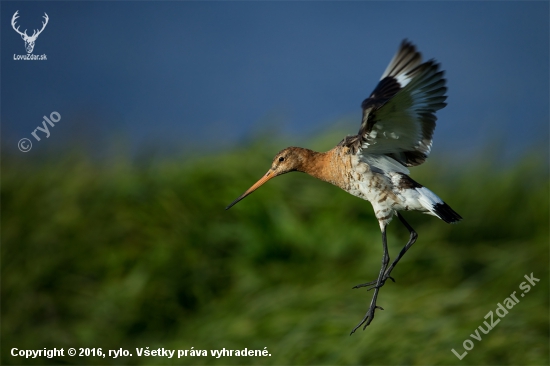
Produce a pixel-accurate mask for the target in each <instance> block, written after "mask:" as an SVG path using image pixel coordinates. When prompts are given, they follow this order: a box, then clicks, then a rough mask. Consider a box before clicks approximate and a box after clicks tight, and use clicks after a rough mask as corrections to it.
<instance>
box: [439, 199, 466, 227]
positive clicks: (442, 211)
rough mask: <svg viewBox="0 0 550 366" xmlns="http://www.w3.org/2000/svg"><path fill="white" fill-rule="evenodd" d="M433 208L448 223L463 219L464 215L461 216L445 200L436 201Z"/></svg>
mask: <svg viewBox="0 0 550 366" xmlns="http://www.w3.org/2000/svg"><path fill="white" fill-rule="evenodd" d="M433 208H434V212H435V214H436V215H437V216H438V217H439V218H440V219H441V220H443V221H445V222H446V223H447V224H453V223H456V222H459V221H460V220H462V216H460V215H459V214H458V213H457V212H456V211H454V210H453V209H452V208H451V206H449V205H448V204H446V203H445V202H443V203H436V204H435V205H434V206H433Z"/></svg>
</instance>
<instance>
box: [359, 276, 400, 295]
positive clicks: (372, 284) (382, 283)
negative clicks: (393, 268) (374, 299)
mask: <svg viewBox="0 0 550 366" xmlns="http://www.w3.org/2000/svg"><path fill="white" fill-rule="evenodd" d="M388 278H389V279H390V280H392V281H393V282H395V279H394V278H393V277H392V276H390V275H389V273H388V274H386V275H385V276H384V277H382V280H381V281H380V285H378V286H377V285H376V284H377V283H378V281H371V282H366V283H362V284H360V285H356V286H353V287H352V288H361V287H370V288H369V289H368V290H367V291H370V290H372V289H373V288H380V287H382V286H384V284H385V283H386V280H387V279H388Z"/></svg>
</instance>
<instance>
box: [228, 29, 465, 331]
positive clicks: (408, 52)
mask: <svg viewBox="0 0 550 366" xmlns="http://www.w3.org/2000/svg"><path fill="white" fill-rule="evenodd" d="M446 93H447V87H446V79H445V78H444V71H440V64H438V63H437V62H436V61H435V60H434V59H431V60H429V61H426V62H422V55H421V54H420V52H418V51H417V49H416V46H415V45H413V44H412V43H411V42H410V41H408V40H407V39H405V40H403V41H402V42H401V44H400V46H399V48H398V50H397V53H396V54H395V55H394V57H393V58H392V59H391V61H390V63H389V65H388V66H387V68H386V70H385V71H384V73H383V74H382V77H381V78H380V81H379V82H378V84H377V86H376V88H374V91H373V92H372V93H371V94H370V96H369V97H368V98H366V99H365V100H364V101H363V102H362V103H361V108H362V111H363V113H362V118H361V126H360V128H359V132H358V133H357V134H356V135H348V136H346V137H345V138H344V139H343V140H342V141H340V143H338V144H337V145H336V146H335V147H334V148H332V149H331V150H329V151H326V152H316V151H312V150H310V149H306V148H301V147H288V148H286V149H283V150H281V151H280V152H279V153H277V155H275V158H274V159H273V162H272V163H271V168H270V169H269V170H268V171H267V173H266V174H265V175H264V176H262V178H260V180H258V181H257V182H256V183H255V184H253V185H252V186H251V187H250V188H249V189H248V190H246V191H245V192H244V193H243V194H242V195H240V196H239V197H238V198H237V199H235V200H234V201H233V202H232V203H231V204H229V205H228V206H227V207H226V210H228V209H230V208H231V207H233V206H234V205H235V204H237V202H239V201H241V200H242V199H243V198H245V197H247V196H248V195H249V194H251V193H252V192H254V191H255V190H256V189H258V188H259V187H260V186H262V185H263V184H265V183H266V182H267V181H269V180H271V179H273V178H275V177H278V176H280V175H282V174H285V173H289V172H294V171H297V172H303V173H307V174H309V175H310V176H313V177H315V178H318V179H320V180H322V181H325V182H328V183H331V184H333V185H335V186H337V187H339V188H341V189H343V190H344V191H346V192H348V193H350V194H352V195H354V196H356V197H359V198H361V199H364V200H367V201H369V202H370V203H371V204H372V207H373V209H374V214H375V216H376V218H377V220H378V223H379V225H380V231H381V233H382V249H383V255H382V264H381V267H380V272H379V274H378V278H377V279H376V280H375V281H371V282H366V283H363V284H359V285H356V286H354V287H353V288H354V289H357V288H361V287H368V288H369V290H372V289H374V292H373V295H372V299H371V302H370V305H369V308H368V310H367V312H366V314H365V315H364V317H363V319H362V320H361V321H360V322H359V324H357V326H356V327H355V328H353V330H352V331H351V333H350V335H352V334H353V333H354V332H355V331H356V330H357V329H358V328H359V327H361V326H362V325H364V326H363V330H365V329H366V328H367V326H368V325H370V324H371V322H372V320H373V319H374V315H375V311H376V310H377V309H380V310H384V309H383V308H382V307H380V306H378V305H377V299H378V294H379V291H380V289H381V288H382V286H384V284H385V283H386V281H387V280H388V279H391V280H392V281H394V282H395V279H394V278H393V277H391V273H392V271H393V270H394V268H395V266H396V265H397V263H398V262H399V260H400V259H401V258H402V257H403V255H404V254H405V253H406V252H407V251H408V250H409V249H410V248H411V246H412V245H413V244H414V243H415V242H416V240H417V238H418V234H417V233H416V231H415V230H414V229H413V228H412V227H411V225H410V224H409V223H408V222H407V221H406V220H405V218H404V217H403V216H402V215H401V213H400V211H419V212H421V213H425V214H429V215H432V216H435V217H437V218H439V219H441V220H443V221H445V222H446V223H456V222H458V221H460V220H462V217H461V216H460V215H459V214H458V213H456V212H455V211H454V210H453V209H452V208H451V207H450V206H449V205H448V204H446V203H445V202H444V201H443V200H442V199H441V198H439V197H438V196H437V195H436V194H435V193H433V192H432V191H431V190H429V189H428V188H426V187H424V186H423V185H421V184H420V183H418V182H416V181H415V180H413V179H412V178H411V177H410V176H409V174H410V172H409V169H408V168H410V167H414V166H418V165H420V164H422V163H424V161H425V160H426V159H427V158H428V156H429V155H430V151H431V147H432V138H433V132H434V129H435V125H436V123H435V122H436V119H437V118H436V116H435V113H436V112H437V111H438V110H440V109H442V108H444V107H445V106H446V105H447V104H446V102H445V101H446V99H447V96H446ZM394 216H397V218H398V219H399V221H400V222H401V223H402V224H403V225H404V226H405V227H406V228H407V230H408V231H409V234H410V236H409V240H408V242H407V244H405V246H404V247H403V249H401V251H400V253H399V254H398V256H397V257H396V258H395V259H394V261H393V262H392V263H391V264H390V263H389V260H390V257H389V253H388V245H387V239H386V228H387V227H388V224H389V223H390V222H391V221H392V219H393V217H394Z"/></svg>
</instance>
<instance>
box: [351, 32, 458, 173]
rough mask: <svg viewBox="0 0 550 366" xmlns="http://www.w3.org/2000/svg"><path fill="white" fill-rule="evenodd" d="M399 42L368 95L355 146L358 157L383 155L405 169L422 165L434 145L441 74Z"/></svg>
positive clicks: (442, 100) (442, 101) (442, 95)
mask: <svg viewBox="0 0 550 366" xmlns="http://www.w3.org/2000/svg"><path fill="white" fill-rule="evenodd" d="M421 62H422V58H421V55H420V53H419V52H417V51H416V48H415V46H413V45H412V44H411V43H409V42H408V41H406V40H405V41H403V42H402V43H401V46H400V47H399V50H398V51H397V54H396V55H395V56H394V57H393V59H392V60H391V62H390V64H389V65H388V67H387V68H386V71H385V72H384V74H382V78H381V79H380V82H379V83H378V85H377V86H376V88H375V89H374V91H373V92H372V94H371V96H370V97H368V98H367V99H365V100H364V101H363V103H362V104H361V107H362V108H363V120H362V122H361V128H360V130H359V134H358V136H357V138H356V139H354V143H355V144H356V145H357V146H356V148H359V149H358V150H360V153H361V155H363V157H366V155H370V154H377V155H387V156H389V157H390V158H393V159H395V160H397V161H398V162H400V163H401V164H403V165H405V166H415V165H419V164H422V163H423V162H424V161H425V160H426V158H427V157H428V155H429V154H430V149H431V146H432V135H433V131H434V129H435V121H436V119H437V118H436V116H435V112H436V111H438V110H439V109H441V108H443V107H445V106H446V103H445V99H447V97H446V96H445V93H446V91H447V88H446V87H445V79H444V78H443V71H439V65H438V64H436V63H435V62H434V61H433V60H430V61H428V62H424V63H421Z"/></svg>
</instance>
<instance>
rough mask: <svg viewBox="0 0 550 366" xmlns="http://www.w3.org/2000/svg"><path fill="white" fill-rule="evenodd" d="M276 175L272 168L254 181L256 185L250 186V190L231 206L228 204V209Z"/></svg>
mask: <svg viewBox="0 0 550 366" xmlns="http://www.w3.org/2000/svg"><path fill="white" fill-rule="evenodd" d="M274 177H276V175H275V174H274V172H273V171H272V170H271V169H270V170H269V171H268V172H267V173H266V174H265V175H264V176H263V177H262V178H261V179H260V180H259V181H257V182H256V183H254V185H253V186H252V187H250V188H248V190H247V191H246V192H244V193H243V194H241V195H240V196H239V198H237V199H236V200H235V201H233V202H231V203H230V204H229V206H227V207H226V208H225V209H226V210H229V209H230V208H231V207H233V206H234V205H236V204H237V202H239V201H240V200H242V199H243V198H245V197H246V196H248V195H249V194H250V193H252V192H254V191H255V190H256V189H258V188H260V186H261V185H262V184H264V183H265V182H267V181H268V180H270V179H271V178H274Z"/></svg>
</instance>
